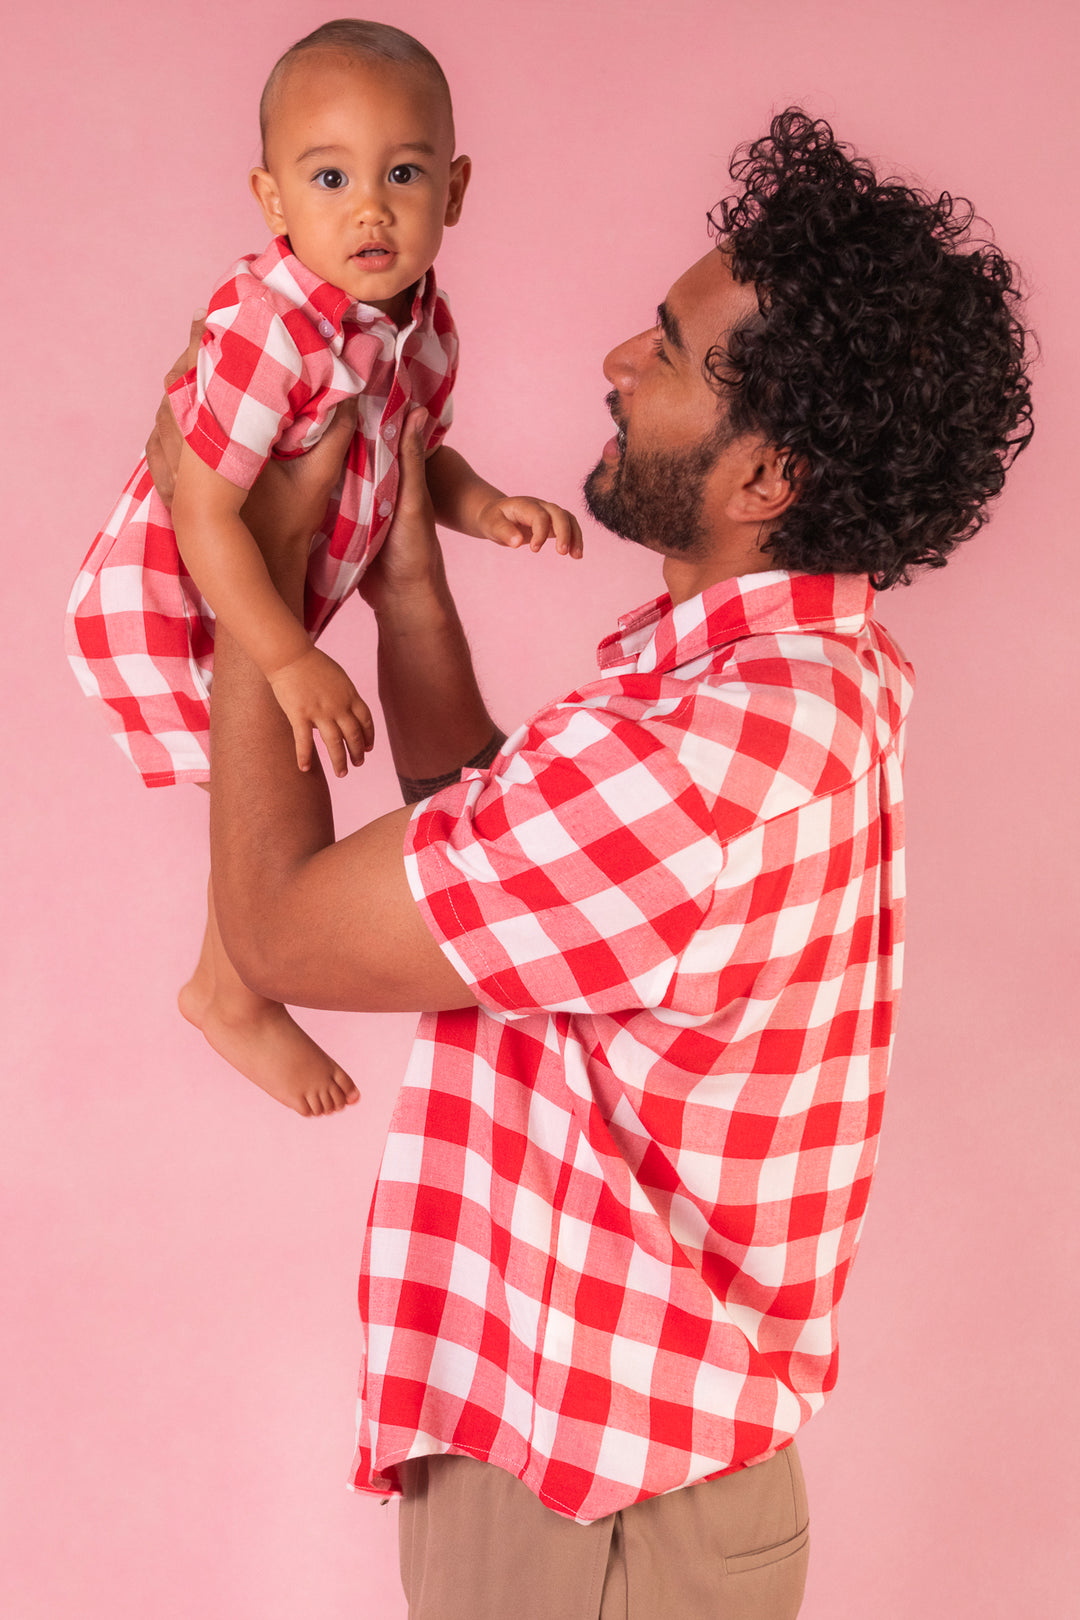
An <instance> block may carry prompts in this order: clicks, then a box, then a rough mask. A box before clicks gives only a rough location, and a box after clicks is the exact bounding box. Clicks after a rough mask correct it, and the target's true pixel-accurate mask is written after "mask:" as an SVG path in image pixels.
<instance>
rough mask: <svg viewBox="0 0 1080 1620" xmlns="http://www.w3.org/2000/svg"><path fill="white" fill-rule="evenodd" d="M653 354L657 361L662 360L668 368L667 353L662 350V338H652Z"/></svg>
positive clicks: (669, 362)
mask: <svg viewBox="0 0 1080 1620" xmlns="http://www.w3.org/2000/svg"><path fill="white" fill-rule="evenodd" d="M653 354H655V356H656V358H657V359H658V360H662V361H663V363H664V365H665V366H670V364H671V361H670V360H669V359H668V357H667V351H666V350H665V348H664V340H663V338H662V337H655V338H653Z"/></svg>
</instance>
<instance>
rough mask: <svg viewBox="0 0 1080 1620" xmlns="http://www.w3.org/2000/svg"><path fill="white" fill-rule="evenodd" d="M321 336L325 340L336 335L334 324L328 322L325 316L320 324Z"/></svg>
mask: <svg viewBox="0 0 1080 1620" xmlns="http://www.w3.org/2000/svg"><path fill="white" fill-rule="evenodd" d="M319 335H320V337H324V338H332V337H333V335H334V327H333V323H332V322H330V321H328V320H327V319H326V316H325V315H324V316H323V318H322V320H321V321H320V322H319Z"/></svg>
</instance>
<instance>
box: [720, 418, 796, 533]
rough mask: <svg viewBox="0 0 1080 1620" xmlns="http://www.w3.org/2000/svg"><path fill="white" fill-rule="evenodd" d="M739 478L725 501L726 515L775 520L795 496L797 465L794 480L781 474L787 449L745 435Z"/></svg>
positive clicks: (740, 519) (740, 520)
mask: <svg viewBox="0 0 1080 1620" xmlns="http://www.w3.org/2000/svg"><path fill="white" fill-rule="evenodd" d="M745 444H746V449H745V460H744V462H743V468H742V477H741V478H740V479H738V481H737V483H736V487H735V488H734V490H733V491H732V493H731V496H730V498H729V502H728V516H729V517H730V518H733V519H734V520H735V521H736V522H737V523H753V524H761V523H775V522H776V520H777V518H779V517H782V516H783V514H784V513H785V512H786V511H787V509H788V507H789V506H790V505H791V503H792V501H794V500H795V499H796V498H797V496H798V492H799V491H798V464H796V465H795V467H794V468H793V469H792V470H793V472H794V475H795V481H794V483H791V482H789V481H788V479H787V478H786V477H785V476H784V468H785V467H786V466H787V464H788V461H789V459H790V454H789V452H788V451H787V450H779V449H777V447H776V446H775V445H772V444H765V443H763V442H762V440H760V439H754V438H747V440H746V441H745Z"/></svg>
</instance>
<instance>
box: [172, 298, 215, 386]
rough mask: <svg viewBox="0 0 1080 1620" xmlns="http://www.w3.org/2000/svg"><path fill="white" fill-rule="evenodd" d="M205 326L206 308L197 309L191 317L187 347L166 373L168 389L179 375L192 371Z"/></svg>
mask: <svg viewBox="0 0 1080 1620" xmlns="http://www.w3.org/2000/svg"><path fill="white" fill-rule="evenodd" d="M205 328H206V311H205V309H197V310H196V311H195V313H194V315H193V316H192V317H191V331H190V332H189V333H188V341H187V348H186V349H185V350H184V352H183V354H181V355H178V356H177V358H176V359H175V360H174V361H173V363H172V365H171V366H170V367H169V370H168V371H167V372H166V373H165V379H164V386H165V389H166V391H167V390H168V389H170V388H171V387H172V385H173V383H174V382H175V381H176V380H177V378H178V377H182V376H183V375H184V373H185V372H188V371H190V370H191V368H192V366H193V365H194V364H195V361H196V360H197V358H198V354H199V344H200V343H201V342H202V335H203V332H204V330H205Z"/></svg>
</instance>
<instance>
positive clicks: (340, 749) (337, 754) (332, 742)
mask: <svg viewBox="0 0 1080 1620" xmlns="http://www.w3.org/2000/svg"><path fill="white" fill-rule="evenodd" d="M316 724H317V725H318V728H319V736H320V737H321V738H322V742H323V747H324V748H325V749H326V757H327V759H328V760H329V761H330V767H331V769H332V770H333V773H334V775H335V776H347V775H348V774H349V760H348V755H347V754H346V752H345V739H344V737H343V736H342V734H341V727H340V726H339V725H338V723H337V721H336V720H319V721H316ZM361 757H362V756H361Z"/></svg>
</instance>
